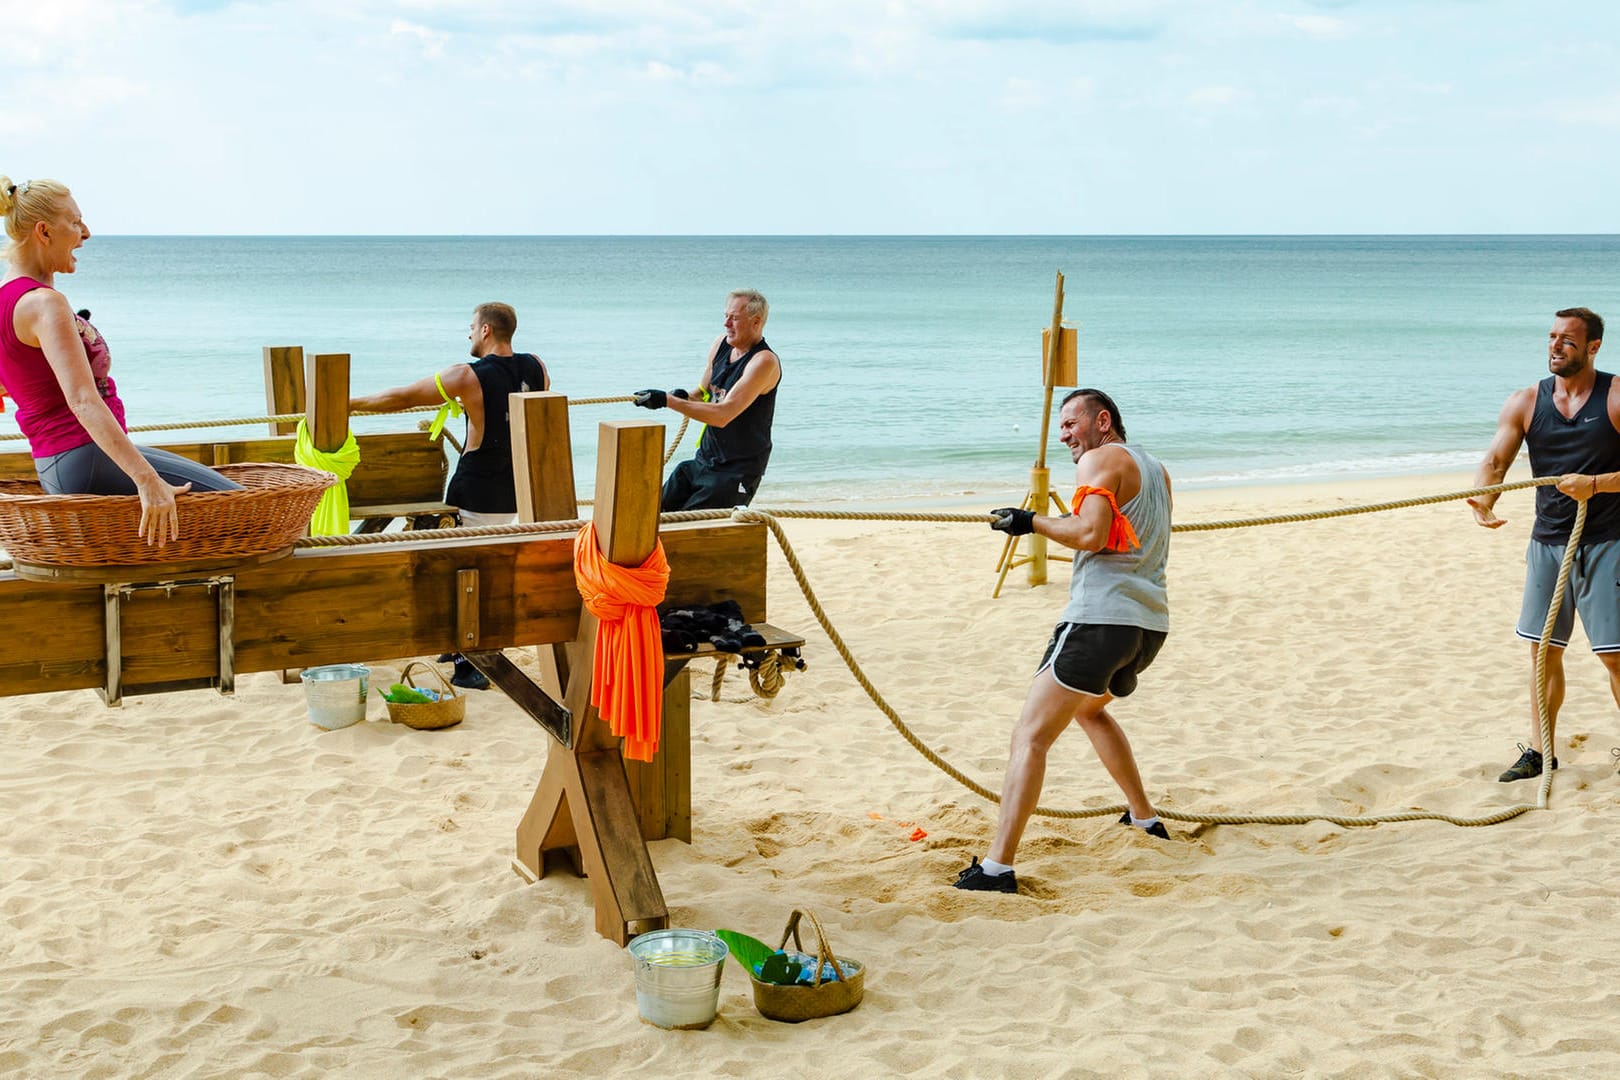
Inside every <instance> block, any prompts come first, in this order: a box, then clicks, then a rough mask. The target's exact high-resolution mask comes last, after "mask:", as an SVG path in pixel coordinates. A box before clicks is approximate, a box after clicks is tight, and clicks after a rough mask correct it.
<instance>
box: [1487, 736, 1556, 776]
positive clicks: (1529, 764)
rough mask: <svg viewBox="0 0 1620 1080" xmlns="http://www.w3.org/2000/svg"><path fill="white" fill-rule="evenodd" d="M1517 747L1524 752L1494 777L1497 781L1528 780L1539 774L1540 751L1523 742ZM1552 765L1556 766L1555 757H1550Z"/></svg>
mask: <svg viewBox="0 0 1620 1080" xmlns="http://www.w3.org/2000/svg"><path fill="white" fill-rule="evenodd" d="M1519 749H1520V750H1522V751H1524V753H1522V754H1520V755H1519V760H1518V761H1515V762H1514V763H1513V767H1512V768H1510V769H1509V770H1508V771H1507V772H1505V773H1503V774H1502V775H1501V776H1498V777H1497V778H1496V779H1497V782H1498V783H1503V784H1511V783H1512V782H1513V781H1515V780H1528V779H1530V778H1531V777H1532V776H1540V775H1541V751H1540V750H1532V749H1530V748H1529V747H1528V746H1526V745H1524V743H1520V744H1519ZM1552 767H1553V768H1555V769H1556V768H1558V759H1557V758H1553V759H1552Z"/></svg>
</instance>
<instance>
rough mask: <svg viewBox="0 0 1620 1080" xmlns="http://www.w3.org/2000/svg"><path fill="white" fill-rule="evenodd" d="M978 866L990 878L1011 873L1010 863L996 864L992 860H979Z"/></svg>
mask: <svg viewBox="0 0 1620 1080" xmlns="http://www.w3.org/2000/svg"><path fill="white" fill-rule="evenodd" d="M979 865H980V866H981V867H982V868H983V869H984V872H985V873H986V874H989V875H990V876H991V877H1000V876H1001V875H1002V874H1010V873H1012V864H1011V863H998V862H996V860H994V859H982V860H980V862H979Z"/></svg>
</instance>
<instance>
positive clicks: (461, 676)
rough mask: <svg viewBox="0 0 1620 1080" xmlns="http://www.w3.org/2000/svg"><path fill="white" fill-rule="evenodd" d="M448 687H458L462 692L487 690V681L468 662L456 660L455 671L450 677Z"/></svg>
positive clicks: (481, 673) (482, 674) (480, 672)
mask: <svg viewBox="0 0 1620 1080" xmlns="http://www.w3.org/2000/svg"><path fill="white" fill-rule="evenodd" d="M450 685H451V686H459V687H461V688H462V689H463V690H488V689H489V679H488V678H486V677H485V676H484V673H483V672H482V671H479V670H478V669H477V668H475V667H473V666H472V662H471V661H469V660H457V661H456V671H455V674H454V675H451V676H450Z"/></svg>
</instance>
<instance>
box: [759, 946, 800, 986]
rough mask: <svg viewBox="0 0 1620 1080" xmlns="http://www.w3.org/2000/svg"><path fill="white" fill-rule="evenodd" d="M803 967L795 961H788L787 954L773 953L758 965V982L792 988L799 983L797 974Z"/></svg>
mask: <svg viewBox="0 0 1620 1080" xmlns="http://www.w3.org/2000/svg"><path fill="white" fill-rule="evenodd" d="M803 970H804V965H803V964H801V963H799V962H798V961H797V960H790V959H788V955H787V953H774V954H772V955H770V956H767V957H766V958H765V963H763V964H762V965H760V969H759V981H760V982H767V983H775V984H776V985H777V986H792V985H793V984H794V983H796V982H798V981H799V972H800V971H803Z"/></svg>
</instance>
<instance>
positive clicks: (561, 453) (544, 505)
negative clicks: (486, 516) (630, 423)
mask: <svg viewBox="0 0 1620 1080" xmlns="http://www.w3.org/2000/svg"><path fill="white" fill-rule="evenodd" d="M507 401H508V402H509V404H510V408H511V425H512V473H513V478H514V480H515V481H516V485H517V519H518V520H519V521H523V522H530V521H567V520H570V519H572V518H574V517H575V516H577V515H578V514H579V499H578V497H577V495H576V493H575V490H574V450H573V443H572V439H571V437H570V435H569V431H568V398H567V396H566V395H563V394H558V393H555V392H553V391H550V390H537V391H534V392H532V393H527V394H513V395H511V396H510V397H509V398H508V399H507ZM569 649H570V644H569V643H568V642H557V643H555V644H552V645H542V646H540V647H538V648H536V649H535V661H536V663H537V664H538V666H539V669H540V689H541V690H542V691H543V692H544V693H545V694H546V695H548V696H549V697H551V698H552V699H554V700H561V699H562V697H563V693H564V691H563V688H564V687H566V686H567V685H568V672H569V667H570V658H569V655H568V654H569ZM484 674H486V675H488V674H489V673H488V672H485V673H484Z"/></svg>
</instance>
